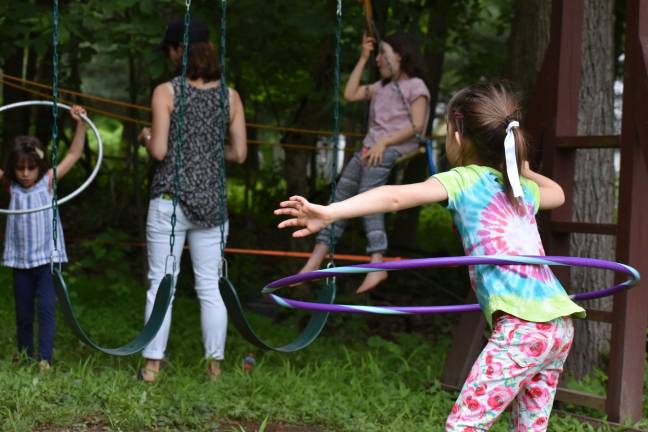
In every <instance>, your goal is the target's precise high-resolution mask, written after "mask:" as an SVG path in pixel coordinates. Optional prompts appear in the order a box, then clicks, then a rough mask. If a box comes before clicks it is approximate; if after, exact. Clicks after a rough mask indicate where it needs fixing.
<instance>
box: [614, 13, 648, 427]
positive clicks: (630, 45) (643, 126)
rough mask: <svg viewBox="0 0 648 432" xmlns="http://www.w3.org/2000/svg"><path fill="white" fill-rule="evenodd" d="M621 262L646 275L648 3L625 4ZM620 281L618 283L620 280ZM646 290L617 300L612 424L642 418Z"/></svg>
mask: <svg viewBox="0 0 648 432" xmlns="http://www.w3.org/2000/svg"><path fill="white" fill-rule="evenodd" d="M626 8H627V15H626V37H625V65H624V86H623V87H624V88H623V115H622V126H621V175H620V179H619V212H618V214H619V216H618V225H619V229H618V234H617V261H619V262H622V263H626V264H629V265H631V266H633V267H635V268H636V269H637V270H639V272H640V273H643V275H644V277H645V276H646V275H648V256H647V253H646V245H647V244H648V224H647V223H646V220H648V200H647V199H646V196H645V193H646V191H645V190H646V185H648V109H646V101H647V100H648V1H645V0H628V1H627V2H626ZM617 280H620V277H618V279H617ZM647 310H648V284H646V282H645V281H642V282H639V283H638V284H637V285H636V286H635V287H634V288H632V289H630V290H628V291H625V292H622V293H620V294H618V295H615V296H614V321H613V323H612V345H611V347H610V366H609V368H608V392H607V412H608V416H609V418H610V419H611V420H612V421H618V422H626V421H638V420H639V419H640V418H641V417H642V401H643V397H644V388H643V379H642V377H643V376H644V366H645V361H646V326H647V324H648V323H647V321H648V314H646V311H647Z"/></svg>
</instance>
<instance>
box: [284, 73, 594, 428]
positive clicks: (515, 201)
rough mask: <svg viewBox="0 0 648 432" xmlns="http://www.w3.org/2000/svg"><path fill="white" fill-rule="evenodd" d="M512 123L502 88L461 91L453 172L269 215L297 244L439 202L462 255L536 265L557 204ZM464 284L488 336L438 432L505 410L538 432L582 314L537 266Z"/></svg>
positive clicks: (514, 423) (452, 106)
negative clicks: (364, 219) (544, 218)
mask: <svg viewBox="0 0 648 432" xmlns="http://www.w3.org/2000/svg"><path fill="white" fill-rule="evenodd" d="M519 119H520V109H519V102H518V100H517V98H516V96H515V95H514V94H512V93H511V92H510V91H509V90H508V89H507V88H506V87H505V86H504V85H501V84H477V85H473V86H470V87H467V88H465V89H463V90H461V91H459V92H458V93H457V94H456V95H455V96H454V97H453V98H452V100H451V101H450V103H449V104H448V134H447V138H446V153H447V155H448V159H449V161H450V162H451V163H452V164H453V165H454V166H455V167H456V168H454V169H452V170H451V171H448V172H445V173H440V174H437V175H435V176H433V177H431V178H429V179H427V180H426V181H423V182H421V183H415V184H410V185H401V186H383V187H379V188H376V189H373V190H371V191H368V192H366V193H363V194H360V195H357V196H355V197H353V198H349V199H347V200H345V201H341V202H337V203H333V204H330V205H328V206H320V205H316V204H312V203H309V202H308V201H307V200H306V199H305V198H303V197H299V196H294V197H291V198H290V199H289V200H288V201H284V202H282V203H281V208H280V209H277V210H276V211H275V213H276V214H279V215H288V216H290V219H288V220H285V221H283V222H281V223H280V224H279V227H280V228H285V227H293V226H294V227H301V229H299V230H297V231H295V232H294V233H293V236H294V237H304V236H307V235H310V234H312V233H314V232H317V231H320V230H321V229H323V228H324V227H326V226H328V225H329V224H331V223H333V222H335V221H337V220H340V219H349V218H353V217H358V216H363V215H367V214H374V213H382V212H389V211H397V210H403V209H406V208H410V207H414V206H418V205H422V204H426V203H430V202H441V201H447V203H448V208H449V209H450V211H451V212H452V215H453V219H454V221H455V224H456V226H457V229H458V231H459V233H460V234H461V237H462V241H463V244H464V248H465V251H466V254H468V255H544V249H543V247H542V242H541V241H540V236H539V234H538V228H537V225H536V219H535V213H536V212H537V211H538V210H539V209H551V208H555V207H558V206H560V205H562V204H563V202H564V194H563V191H562V188H561V187H560V186H559V185H558V184H557V183H555V182H554V181H552V180H550V179H549V178H547V177H544V176H542V175H540V174H538V173H535V172H533V171H532V170H531V169H530V168H529V165H528V163H527V162H526V160H527V145H526V140H525V136H524V132H523V130H522V129H521V128H520V126H519ZM519 174H521V176H520V175H519ZM471 280H472V282H473V286H474V288H475V290H476V293H477V298H478V300H479V303H480V305H481V308H482V311H483V312H484V315H485V316H486V319H487V321H488V322H489V324H490V325H491V327H492V328H493V333H492V335H491V337H490V340H489V342H488V344H487V345H486V347H485V348H484V350H483V351H482V353H481V354H480V356H479V358H478V359H477V360H476V361H475V364H474V365H473V367H472V370H471V372H470V374H469V376H468V378H467V379H466V382H465V384H464V386H463V389H462V390H461V394H460V395H459V398H458V399H457V402H456V403H455V405H454V407H453V409H452V412H451V414H450V416H449V417H448V420H447V423H446V431H477V430H488V429H489V428H490V427H491V426H492V424H493V423H494V422H495V420H496V419H497V417H498V416H499V415H500V414H501V413H502V412H503V411H504V409H506V408H507V407H508V406H509V405H511V406H512V414H511V430H513V431H545V430H547V426H548V421H549V415H550V413H551V408H552V404H553V399H554V395H555V392H556V386H557V384H558V377H559V375H560V373H561V372H562V368H563V364H564V362H565V359H566V358H567V354H568V353H569V349H570V347H571V343H572V339H573V326H572V322H571V316H572V315H575V316H580V317H582V316H584V314H585V311H584V309H582V308H581V307H580V306H578V305H576V304H575V303H573V302H572V301H571V299H570V298H569V296H568V295H567V293H566V292H565V290H564V288H563V287H562V286H561V284H560V282H559V281H558V280H557V279H556V277H555V276H554V274H553V273H552V272H551V270H550V269H549V268H548V267H546V266H532V265H507V266H492V265H479V266H475V267H474V268H472V269H471Z"/></svg>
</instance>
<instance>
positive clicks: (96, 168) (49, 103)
mask: <svg viewBox="0 0 648 432" xmlns="http://www.w3.org/2000/svg"><path fill="white" fill-rule="evenodd" d="M53 104H54V103H53V102H52V101H24V102H16V103H12V104H9V105H5V106H2V107H0V112H3V111H8V110H11V109H14V108H20V107H24V106H32V105H37V106H52V105H53ZM56 105H57V106H58V107H61V108H65V109H66V110H68V111H69V110H70V109H71V107H70V106H68V105H65V104H62V103H59V102H57V103H56ZM81 118H82V119H83V121H84V122H86V124H87V125H88V126H90V129H92V132H93V133H94V135H95V137H96V138H97V143H98V147H99V148H98V150H97V162H96V163H95V166H94V169H93V170H92V172H91V173H90V176H89V177H88V178H87V179H86V181H85V182H83V183H82V184H81V186H79V187H78V188H77V190H75V191H74V192H72V193H70V194H68V195H67V196H65V197H63V198H61V199H60V200H58V204H63V203H66V202H68V201H70V200H71V199H72V198H74V197H76V196H77V195H79V194H80V193H81V192H83V191H84V190H85V189H86V188H87V187H88V186H90V183H92V181H93V180H94V179H95V177H97V174H98V173H99V169H100V168H101V161H102V160H103V142H102V141H101V135H99V131H98V130H97V127H96V126H95V125H94V123H92V121H91V120H90V119H89V118H88V117H87V116H85V115H83V116H81ZM50 208H52V204H50V205H46V206H42V207H35V208H31V209H21V210H11V209H0V214H14V215H15V214H26V213H35V212H39V211H43V210H47V209H50Z"/></svg>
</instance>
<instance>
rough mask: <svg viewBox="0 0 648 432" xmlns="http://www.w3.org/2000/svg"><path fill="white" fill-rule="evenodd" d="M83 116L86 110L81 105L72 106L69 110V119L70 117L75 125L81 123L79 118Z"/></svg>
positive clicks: (81, 120)
mask: <svg viewBox="0 0 648 432" xmlns="http://www.w3.org/2000/svg"><path fill="white" fill-rule="evenodd" d="M85 115H86V110H85V108H83V107H82V106H81V105H72V108H70V117H72V119H73V120H74V121H75V122H77V123H79V122H83V119H82V118H81V116H85Z"/></svg>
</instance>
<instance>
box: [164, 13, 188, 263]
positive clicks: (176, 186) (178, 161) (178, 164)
mask: <svg viewBox="0 0 648 432" xmlns="http://www.w3.org/2000/svg"><path fill="white" fill-rule="evenodd" d="M185 4H186V6H187V10H186V12H185V16H184V35H183V38H182V48H183V49H182V74H181V76H180V98H179V107H178V140H177V142H176V143H175V147H174V156H175V158H174V159H175V163H174V167H175V173H174V178H173V198H172V203H173V213H172V214H171V235H170V236H169V256H168V257H167V263H168V258H171V260H172V262H173V269H172V270H173V273H175V266H176V258H175V255H174V254H173V247H174V246H175V226H176V220H177V216H176V208H177V207H178V194H179V193H180V170H181V169H182V154H181V152H180V150H181V148H182V144H183V142H184V120H185V118H184V117H185V87H186V82H187V63H188V60H189V24H190V20H191V12H190V8H191V0H187V1H186V2H185ZM164 271H165V273H166V272H167V269H166V265H165V270H164Z"/></svg>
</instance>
